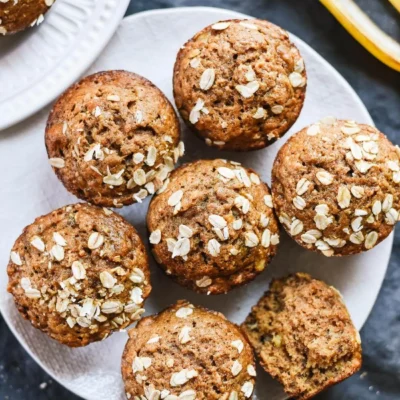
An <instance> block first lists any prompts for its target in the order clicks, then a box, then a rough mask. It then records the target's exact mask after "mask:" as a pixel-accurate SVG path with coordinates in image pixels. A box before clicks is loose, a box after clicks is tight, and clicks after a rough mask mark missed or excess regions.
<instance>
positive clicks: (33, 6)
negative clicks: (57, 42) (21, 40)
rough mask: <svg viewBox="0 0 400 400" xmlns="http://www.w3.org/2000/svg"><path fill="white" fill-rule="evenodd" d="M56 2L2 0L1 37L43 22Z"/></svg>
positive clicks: (43, 0) (47, 0)
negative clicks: (45, 15)
mask: <svg viewBox="0 0 400 400" xmlns="http://www.w3.org/2000/svg"><path fill="white" fill-rule="evenodd" d="M54 2H55V0H1V1H0V35H9V34H11V33H16V32H19V31H22V30H24V29H26V28H29V27H30V26H35V25H39V24H40V23H41V22H43V19H44V17H43V15H44V14H45V13H46V12H47V11H48V10H49V8H50V7H51V6H52V5H53V3H54Z"/></svg>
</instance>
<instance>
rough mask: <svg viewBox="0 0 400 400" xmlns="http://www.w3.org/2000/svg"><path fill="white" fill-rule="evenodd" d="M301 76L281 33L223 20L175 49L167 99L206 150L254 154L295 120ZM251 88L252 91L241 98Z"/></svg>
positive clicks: (258, 23) (256, 23)
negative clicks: (171, 98)
mask: <svg viewBox="0 0 400 400" xmlns="http://www.w3.org/2000/svg"><path fill="white" fill-rule="evenodd" d="M216 26H226V28H223V29H220V28H218V29H216ZM306 79H307V77H306V72H305V68H304V61H303V59H302V58H301V56H300V53H299V51H298V50H297V48H296V47H295V45H294V44H293V43H291V42H290V40H289V36H288V34H287V32H286V31H284V30H283V29H281V28H280V27H278V26H276V25H274V24H271V23H270V22H267V21H262V20H257V19H254V20H228V21H221V22H219V23H217V24H213V25H210V26H208V27H206V28H204V29H203V30H202V31H200V32H198V33H197V34H196V35H195V36H194V37H193V38H192V39H190V40H189V41H188V42H187V43H186V44H185V45H184V46H182V48H181V49H180V50H179V53H178V55H177V59H176V62H175V66H174V80H173V86H174V97H175V103H176V106H177V108H178V110H179V112H180V114H181V117H182V118H183V119H184V121H185V122H186V123H187V124H188V126H190V127H191V128H192V129H193V131H194V132H195V133H196V134H197V135H198V136H199V137H201V138H203V139H205V141H206V143H207V144H208V145H212V146H216V147H218V148H220V149H225V150H235V151H248V150H256V149H260V148H263V147H266V146H268V145H270V144H272V143H273V142H274V141H276V140H277V139H279V138H280V137H281V136H282V135H283V134H284V133H285V132H287V131H288V130H289V129H290V127H291V126H292V125H293V123H294V122H295V121H296V119H297V118H298V116H299V114H300V111H301V109H302V106H303V103H304V98H305V90H306ZM251 85H253V86H254V85H256V86H258V87H257V88H256V87H255V86H254V87H253V88H251V90H250V93H247V94H246V93H245V92H246V91H247V92H248V91H249V90H248V88H247V89H246V88H244V86H249V87H250V86H251ZM254 89H255V91H254V92H252V91H253V90H254ZM199 101H200V103H199Z"/></svg>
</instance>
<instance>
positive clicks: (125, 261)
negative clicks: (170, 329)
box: [8, 204, 151, 347]
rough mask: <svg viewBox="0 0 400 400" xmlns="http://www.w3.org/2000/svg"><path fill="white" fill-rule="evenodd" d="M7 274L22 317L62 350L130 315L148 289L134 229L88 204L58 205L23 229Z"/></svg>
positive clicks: (138, 310)
mask: <svg viewBox="0 0 400 400" xmlns="http://www.w3.org/2000/svg"><path fill="white" fill-rule="evenodd" d="M8 276H9V284H8V291H9V292H10V293H11V294H12V295H13V296H14V300H15V303H16V305H17V307H18V310H19V312H20V313H21V314H22V316H23V317H24V318H26V319H27V320H29V321H30V322H31V323H32V324H33V326H34V327H35V328H38V329H40V330H41V331H43V332H46V333H47V334H48V335H49V336H50V337H52V338H53V339H55V340H58V341H59V342H60V343H63V344H66V345H68V346H70V347H79V346H85V345H87V344H89V343H91V342H95V341H98V340H102V339H105V338H106V337H107V336H108V335H110V334H111V333H112V332H113V331H117V330H120V329H122V328H125V327H126V326H128V325H130V324H131V323H132V322H133V321H136V320H138V319H139V318H140V316H141V314H142V313H143V312H144V309H143V302H144V300H145V299H146V297H148V295H149V294H150V290H151V286H150V272H149V267H148V258H147V255H146V252H145V248H144V245H143V242H142V241H141V239H140V237H139V235H138V234H137V232H136V230H135V229H134V228H133V227H132V226H131V225H130V224H129V223H128V222H126V221H125V220H124V219H123V218H122V217H121V216H119V215H118V214H116V213H114V212H112V211H110V210H108V209H104V210H103V209H101V208H98V207H93V206H90V205H88V204H74V205H70V206H66V207H63V208H60V209H58V210H55V211H53V212H51V213H50V214H47V215H44V216H42V217H39V218H37V219H36V220H35V222H34V223H33V224H31V225H29V226H27V227H26V228H25V229H24V231H23V233H22V234H21V236H20V237H19V238H18V239H17V241H16V242H15V244H14V247H13V248H12V251H11V260H10V262H9V264H8Z"/></svg>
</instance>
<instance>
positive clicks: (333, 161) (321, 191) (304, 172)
mask: <svg viewBox="0 0 400 400" xmlns="http://www.w3.org/2000/svg"><path fill="white" fill-rule="evenodd" d="M367 150H368V151H367ZM399 171H400V149H399V148H398V147H397V146H394V145H393V144H392V143H391V142H390V141H389V140H388V139H387V138H386V136H385V135H384V134H383V133H381V132H380V131H379V130H377V129H376V128H374V127H372V126H369V125H366V124H360V123H356V122H354V121H343V120H336V119H334V118H331V117H329V118H325V119H323V120H321V121H319V122H317V123H315V124H313V125H310V126H308V127H306V128H304V129H302V130H301V131H300V132H298V133H296V134H295V135H294V136H292V137H291V138H290V139H289V140H288V141H287V142H286V143H285V144H284V145H283V146H282V148H281V149H280V150H279V152H278V155H277V157H276V159H275V162H274V165H273V168H272V196H273V200H274V207H275V209H276V213H277V216H278V218H279V219H280V221H281V222H282V225H283V226H284V228H285V230H286V231H287V232H288V234H289V235H290V236H292V238H293V239H294V240H296V242H297V243H298V244H300V245H301V246H303V247H304V248H306V249H308V250H313V251H318V252H321V253H322V254H324V255H326V256H345V255H351V254H357V253H360V252H363V251H366V250H369V249H371V248H373V247H375V246H376V245H377V244H379V243H380V242H381V241H383V240H384V239H385V238H386V237H387V236H389V234H390V233H391V232H392V230H393V227H394V225H395V224H396V223H397V221H398V219H399V217H400V214H399V210H400V172H399Z"/></svg>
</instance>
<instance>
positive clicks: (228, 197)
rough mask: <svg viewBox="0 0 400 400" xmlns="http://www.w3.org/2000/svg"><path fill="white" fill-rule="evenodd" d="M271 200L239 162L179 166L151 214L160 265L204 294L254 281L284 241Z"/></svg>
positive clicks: (254, 175)
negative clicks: (176, 198)
mask: <svg viewBox="0 0 400 400" xmlns="http://www.w3.org/2000/svg"><path fill="white" fill-rule="evenodd" d="M235 171H236V172H235ZM239 172H240V173H239ZM221 173H223V174H225V176H230V178H229V179H228V178H225V177H224V176H223V175H221ZM235 173H236V175H235ZM239 178H240V179H242V181H241V180H239ZM255 182H256V183H255ZM246 185H247V186H246ZM179 194H181V198H180V201H179V202H178V203H177V204H175V203H174V202H173V197H174V196H175V197H176V196H177V195H179ZM171 198H172V200H170V199H171ZM239 200H240V201H239ZM266 200H271V195H270V191H269V189H268V186H267V185H266V184H264V183H263V182H261V180H260V178H259V176H258V175H257V173H256V172H255V171H253V170H251V169H247V168H244V167H242V166H241V165H240V164H238V163H233V162H229V161H226V160H219V159H217V160H198V161H195V162H192V163H188V164H185V165H183V166H181V167H179V168H178V169H176V170H175V171H173V172H172V174H171V177H170V180H169V183H168V186H167V187H166V189H165V191H164V192H162V193H160V194H158V195H156V196H155V197H153V199H152V201H151V203H150V206H149V210H148V213H147V227H148V230H149V234H150V243H151V245H152V252H153V255H154V257H155V259H156V261H157V263H158V264H159V265H160V266H161V267H162V268H163V269H164V271H165V272H166V273H167V275H168V276H170V277H172V278H173V279H174V280H176V281H177V282H178V283H179V284H180V285H182V286H185V287H188V288H190V289H192V290H195V291H197V292H200V293H207V294H221V293H226V292H228V291H229V290H231V289H232V288H234V287H236V286H240V285H243V284H245V283H248V282H249V281H251V280H252V279H254V278H255V277H256V276H257V275H258V274H260V273H261V272H262V271H263V270H264V269H265V267H266V266H267V265H268V263H269V262H270V261H271V259H272V258H273V256H274V255H275V253H276V251H277V244H278V243H279V228H278V224H277V220H276V218H275V215H274V212H273V209H272V204H270V202H268V201H267V204H266ZM171 201H172V202H171ZM171 204H175V205H174V206H172V205H171ZM236 224H238V226H237V225H236ZM185 235H187V237H186V238H185ZM224 235H226V236H224ZM252 241H254V243H253V242H252ZM184 242H186V243H184ZM180 245H182V246H183V247H185V246H187V247H188V249H186V251H184V250H182V252H184V253H187V254H181V253H180V250H179V248H180ZM187 250H188V252H187Z"/></svg>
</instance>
